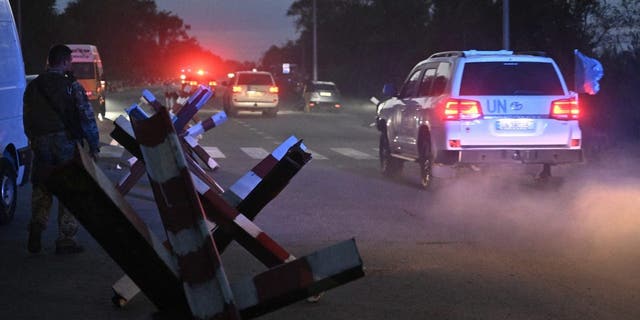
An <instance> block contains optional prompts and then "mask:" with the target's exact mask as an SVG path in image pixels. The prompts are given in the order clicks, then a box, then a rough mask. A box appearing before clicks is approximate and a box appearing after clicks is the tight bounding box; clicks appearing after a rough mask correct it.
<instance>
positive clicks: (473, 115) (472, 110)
mask: <svg viewBox="0 0 640 320" xmlns="http://www.w3.org/2000/svg"><path fill="white" fill-rule="evenodd" d="M480 117H482V108H481V107H480V102H478V101H475V100H465V99H447V100H445V102H444V119H445V120H473V119H478V118H480Z"/></svg>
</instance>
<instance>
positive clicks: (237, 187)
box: [225, 136, 307, 205]
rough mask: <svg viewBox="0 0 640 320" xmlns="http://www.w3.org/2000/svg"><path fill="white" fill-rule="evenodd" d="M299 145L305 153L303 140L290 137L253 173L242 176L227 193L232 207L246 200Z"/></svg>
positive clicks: (255, 168) (226, 197)
mask: <svg viewBox="0 0 640 320" xmlns="http://www.w3.org/2000/svg"><path fill="white" fill-rule="evenodd" d="M297 143H299V144H300V149H302V150H303V151H305V150H306V149H307V147H306V146H305V145H304V144H303V143H302V141H301V140H300V141H299V140H298V139H297V138H296V137H295V136H291V137H289V138H288V139H287V140H285V141H284V142H283V143H282V144H280V145H279V146H278V147H277V148H276V149H275V150H273V152H271V153H270V154H269V155H268V156H267V157H266V158H264V159H263V160H262V161H260V163H258V164H257V165H256V166H255V167H253V169H251V171H249V172H247V173H246V174H245V175H244V176H242V178H240V179H239V180H238V181H236V182H235V183H234V184H233V185H231V187H229V190H227V192H225V199H227V200H228V201H229V203H231V204H232V205H237V204H239V203H240V202H242V201H243V200H244V199H246V198H247V196H248V195H249V194H250V193H251V192H252V191H253V190H254V189H255V188H256V187H257V186H258V185H259V184H260V183H261V182H262V179H264V178H265V177H266V175H267V174H268V173H269V172H270V171H271V169H272V168H273V167H274V166H275V165H276V164H277V163H278V161H280V160H281V159H282V158H283V157H284V156H285V154H286V153H287V151H288V150H289V149H290V148H291V147H293V146H294V145H296V144H297Z"/></svg>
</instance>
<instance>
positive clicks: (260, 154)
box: [240, 148, 269, 159]
mask: <svg viewBox="0 0 640 320" xmlns="http://www.w3.org/2000/svg"><path fill="white" fill-rule="evenodd" d="M240 150H242V152H244V153H246V154H247V155H248V156H249V157H251V158H252V159H264V158H265V157H266V156H268V155H269V152H267V151H266V150H264V149H262V148H240Z"/></svg>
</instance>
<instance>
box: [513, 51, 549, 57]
mask: <svg viewBox="0 0 640 320" xmlns="http://www.w3.org/2000/svg"><path fill="white" fill-rule="evenodd" d="M515 54H526V55H530V56H539V57H546V56H547V53H546V52H544V51H516V52H515Z"/></svg>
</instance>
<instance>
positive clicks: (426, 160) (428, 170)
mask: <svg viewBox="0 0 640 320" xmlns="http://www.w3.org/2000/svg"><path fill="white" fill-rule="evenodd" d="M432 150H433V149H432V148H431V137H430V136H429V135H428V134H424V135H423V136H422V139H420V144H419V146H418V154H419V156H418V164H419V166H420V186H421V187H422V188H423V189H425V190H428V189H430V188H431V187H432V186H433V153H432V152H431V151H432Z"/></svg>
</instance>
